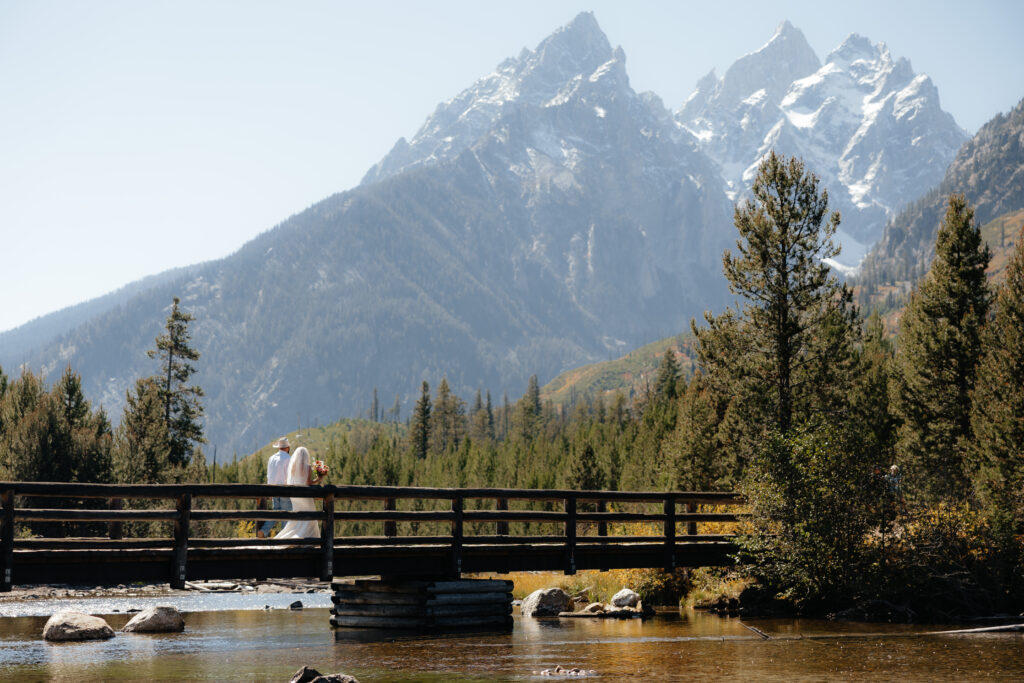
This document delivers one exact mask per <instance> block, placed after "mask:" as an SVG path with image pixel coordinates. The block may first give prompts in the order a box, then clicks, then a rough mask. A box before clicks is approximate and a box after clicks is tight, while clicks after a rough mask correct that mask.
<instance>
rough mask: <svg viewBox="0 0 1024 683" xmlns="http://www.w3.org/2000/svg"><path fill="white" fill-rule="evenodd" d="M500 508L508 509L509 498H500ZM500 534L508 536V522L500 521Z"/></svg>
mask: <svg viewBox="0 0 1024 683" xmlns="http://www.w3.org/2000/svg"><path fill="white" fill-rule="evenodd" d="M498 509H499V510H505V511H507V510H508V498H499V499H498ZM498 535H499V536H508V522H498Z"/></svg>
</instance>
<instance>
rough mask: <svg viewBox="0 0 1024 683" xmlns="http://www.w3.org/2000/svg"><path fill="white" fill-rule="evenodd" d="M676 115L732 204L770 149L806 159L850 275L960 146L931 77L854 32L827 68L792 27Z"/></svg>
mask: <svg viewBox="0 0 1024 683" xmlns="http://www.w3.org/2000/svg"><path fill="white" fill-rule="evenodd" d="M675 117H676V120H677V121H678V122H679V125H680V126H682V127H683V128H685V129H686V130H687V131H689V132H691V133H692V134H693V135H694V136H696V137H697V139H698V140H700V146H701V149H702V150H704V151H705V152H707V154H708V155H709V156H711V157H712V158H713V159H714V160H715V161H716V162H717V163H718V164H719V166H720V167H721V169H722V176H723V179H724V180H725V182H726V185H727V187H728V191H729V196H730V197H731V198H733V199H741V198H742V197H744V196H745V193H746V192H747V191H748V188H749V187H750V183H751V182H752V180H753V178H754V175H755V174H756V172H757V165H758V164H759V163H760V160H761V159H762V158H763V157H764V156H765V155H766V154H767V153H768V152H769V151H770V150H771V149H774V150H775V151H776V152H779V153H782V154H786V155H790V156H799V157H802V158H803V159H804V162H805V163H806V164H807V166H808V168H809V169H811V170H812V171H813V172H814V173H816V174H817V175H818V176H819V177H820V178H821V179H822V184H823V186H825V187H826V188H828V189H829V191H830V194H829V199H830V202H831V203H832V205H833V208H836V209H838V210H839V211H840V212H841V213H842V216H843V222H842V224H841V226H840V234H839V236H838V237H839V240H840V242H841V243H842V244H843V248H844V253H843V254H842V255H840V257H839V258H838V259H837V265H840V266H842V267H843V269H844V270H847V271H851V270H852V269H853V268H854V267H855V266H856V265H857V263H858V262H859V261H860V259H861V257H863V255H864V253H865V252H866V250H867V248H868V247H870V245H871V244H873V243H874V242H875V241H876V240H877V239H878V238H879V237H880V236H881V234H882V230H883V228H884V225H885V222H886V221H887V220H888V219H889V218H890V217H891V216H892V215H894V214H895V212H896V211H898V210H899V209H900V208H901V207H902V206H903V205H904V204H905V203H906V201H907V200H908V199H910V198H916V197H918V196H920V195H921V194H923V193H924V192H925V191H927V190H928V189H929V188H931V187H933V186H934V185H935V184H937V183H938V181H939V179H940V178H941V177H942V173H943V171H944V170H945V168H946V166H947V165H948V164H949V162H950V161H951V160H952V159H953V156H954V154H955V153H956V151H957V149H958V148H959V147H960V145H961V144H962V143H963V141H964V140H965V139H966V138H967V134H966V133H965V132H964V131H963V130H962V129H961V128H960V127H959V126H958V125H957V124H956V122H955V121H954V120H953V117H952V116H951V115H949V114H948V113H946V112H944V111H943V110H942V108H941V106H940V103H939V96H938V91H937V89H936V88H935V86H934V84H933V83H932V82H931V80H930V79H929V78H928V76H926V75H923V74H915V73H914V71H913V69H912V67H911V65H910V62H909V61H908V60H906V59H904V58H894V57H893V56H892V54H891V52H890V51H889V49H888V48H887V47H886V45H885V44H884V43H878V44H872V43H871V42H870V41H869V40H868V39H867V38H864V37H862V36H859V35H857V34H851V35H850V36H849V37H848V38H847V39H846V40H845V41H844V42H843V43H842V44H841V45H840V46H839V47H837V48H836V49H835V50H833V51H832V52H830V53H829V54H828V56H827V57H826V58H825V60H824V62H823V63H822V62H820V61H819V60H818V58H817V56H816V55H815V53H814V51H813V50H812V49H811V47H810V46H809V45H808V43H807V41H806V39H805V38H804V36H803V34H802V33H801V32H800V30H799V29H797V28H795V27H794V26H793V25H792V24H790V23H789V22H784V23H783V24H782V25H781V26H780V27H779V28H778V30H777V31H776V33H775V35H774V36H773V37H772V38H771V40H769V41H768V43H767V44H766V45H764V46H763V47H762V48H761V49H759V50H757V51H755V52H753V53H751V54H748V55H746V56H745V57H743V58H742V59H740V60H738V61H737V62H736V63H735V64H733V65H732V66H731V67H730V68H729V70H728V71H727V72H726V73H725V75H724V76H722V77H721V78H718V77H717V76H716V75H715V73H714V72H712V73H710V74H708V75H707V76H705V77H704V78H703V79H701V81H700V82H698V84H697V89H696V90H695V91H694V93H693V94H692V95H691V96H690V98H689V99H688V100H687V101H686V102H685V103H684V104H683V105H682V107H680V108H679V110H678V111H677V112H676V114H675Z"/></svg>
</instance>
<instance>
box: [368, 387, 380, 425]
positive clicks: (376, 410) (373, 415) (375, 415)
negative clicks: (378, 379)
mask: <svg viewBox="0 0 1024 683" xmlns="http://www.w3.org/2000/svg"><path fill="white" fill-rule="evenodd" d="M370 419H371V420H373V421H374V422H380V402H379V401H378V400H377V387H374V388H373V401H372V402H371V403H370Z"/></svg>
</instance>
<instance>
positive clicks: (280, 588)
mask: <svg viewBox="0 0 1024 683" xmlns="http://www.w3.org/2000/svg"><path fill="white" fill-rule="evenodd" d="M328 590H330V584H329V583H325V582H322V581H309V580H306V579H275V580H271V581H190V582H187V583H186V584H185V588H184V589H174V588H171V587H170V585H169V584H166V583H148V584H147V583H138V584H120V585H118V586H82V585H70V584H59V585H47V586H41V585H30V584H29V585H21V586H15V587H14V588H13V589H12V590H11V591H10V592H8V593H0V605H2V604H3V603H7V602H24V601H26V600H55V599H60V598H76V599H78V598H111V597H160V596H175V595H194V594H196V593H257V594H258V593H319V592H322V591H328Z"/></svg>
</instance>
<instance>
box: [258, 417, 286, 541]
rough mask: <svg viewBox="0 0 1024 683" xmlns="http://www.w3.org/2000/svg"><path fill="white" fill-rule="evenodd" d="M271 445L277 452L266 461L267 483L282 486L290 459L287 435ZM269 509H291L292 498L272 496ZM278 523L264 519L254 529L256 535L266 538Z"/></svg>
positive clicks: (284, 482)
mask: <svg viewBox="0 0 1024 683" xmlns="http://www.w3.org/2000/svg"><path fill="white" fill-rule="evenodd" d="M273 447H274V448H276V449H277V453H274V454H273V455H272V456H270V460H269V461H268V462H267V483H268V484H273V485H274V486H284V485H285V484H287V483H288V463H289V462H290V460H291V450H292V445H291V444H290V443H288V437H287V436H282V437H281V438H280V439H278V440H277V441H275V442H274V443H273ZM271 509H272V510H291V509H292V499H291V498H274V499H273V505H272V507H271ZM278 524H280V522H279V521H278V520H274V519H268V520H266V521H265V522H263V524H262V525H260V528H259V529H258V530H257V531H256V536H258V537H259V538H266V537H267V536H269V535H270V532H271V530H272V529H273V528H274V527H275V526H277V525H278Z"/></svg>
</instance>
